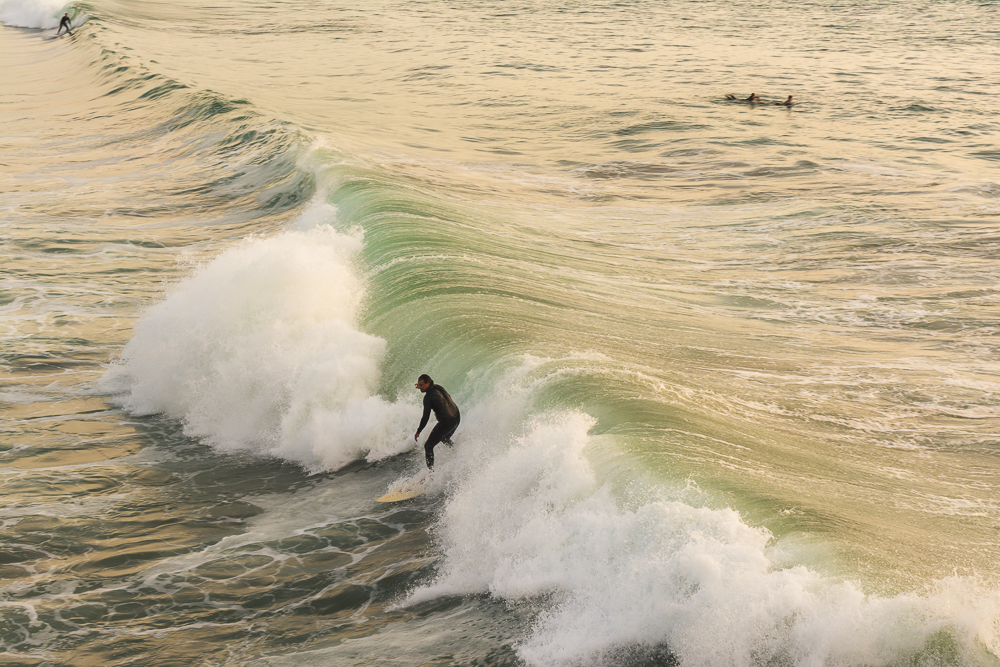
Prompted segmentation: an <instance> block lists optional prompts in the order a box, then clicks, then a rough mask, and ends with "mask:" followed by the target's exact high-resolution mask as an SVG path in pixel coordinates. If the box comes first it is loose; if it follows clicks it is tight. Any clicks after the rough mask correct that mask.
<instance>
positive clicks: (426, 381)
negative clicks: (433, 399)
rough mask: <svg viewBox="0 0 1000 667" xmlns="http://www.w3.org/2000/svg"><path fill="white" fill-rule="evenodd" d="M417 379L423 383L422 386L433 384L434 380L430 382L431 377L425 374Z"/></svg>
mask: <svg viewBox="0 0 1000 667" xmlns="http://www.w3.org/2000/svg"><path fill="white" fill-rule="evenodd" d="M417 379H418V380H419V381H421V382H423V383H424V384H434V380H432V379H431V376H430V375H428V374H427V373H424V374H423V375H421V376H420V377H418V378H417Z"/></svg>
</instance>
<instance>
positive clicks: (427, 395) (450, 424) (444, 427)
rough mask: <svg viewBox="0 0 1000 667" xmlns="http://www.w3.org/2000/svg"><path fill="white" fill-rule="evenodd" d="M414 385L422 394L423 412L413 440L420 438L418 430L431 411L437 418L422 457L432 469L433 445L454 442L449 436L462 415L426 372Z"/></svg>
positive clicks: (425, 422)
mask: <svg viewBox="0 0 1000 667" xmlns="http://www.w3.org/2000/svg"><path fill="white" fill-rule="evenodd" d="M415 386H416V388H417V389H419V390H420V392H421V393H422V394H423V395H424V414H423V417H421V418H420V426H418V427H417V432H416V434H415V435H414V436H413V439H414V440H415V441H419V440H420V432H421V431H423V430H424V427H425V426H427V420H428V419H429V418H430V416H431V412H432V411H433V412H434V416H435V417H436V418H437V424H435V425H434V428H433V429H431V433H430V435H429V436H427V442H425V443H424V457H425V458H426V460H427V468H428V469H431V470H433V469H434V447H435V445H437V444H438V443H440V442H443V443H445V444H447V445H452V444H454V443H452V441H451V436H452V435H454V434H455V429H457V428H458V425H459V423H460V422H461V421H462V415H461V414H460V413H459V411H458V406H457V405H455V401H453V400H451V396H450V395H449V394H448V392H447V391H446V390H445V388H444V387H442V386H441V385H438V384H434V380H432V379H431V376H429V375H427V374H426V373H425V374H424V375H421V376H420V377H419V378H417V384H416V385H415Z"/></svg>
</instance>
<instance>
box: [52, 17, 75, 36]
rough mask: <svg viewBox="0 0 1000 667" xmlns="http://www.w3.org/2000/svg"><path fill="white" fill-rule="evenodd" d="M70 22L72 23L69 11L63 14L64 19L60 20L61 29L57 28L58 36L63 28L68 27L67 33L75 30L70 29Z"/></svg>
mask: <svg viewBox="0 0 1000 667" xmlns="http://www.w3.org/2000/svg"><path fill="white" fill-rule="evenodd" d="M70 24H71V21H70V20H69V12H66V13H65V14H63V17H62V21H60V22H59V29H58V30H56V35H57V36H58V35H59V33H61V32H62V29H63V28H66V34H67V35H68V34H70V33H71V32H73V31H72V30H71V29H70Z"/></svg>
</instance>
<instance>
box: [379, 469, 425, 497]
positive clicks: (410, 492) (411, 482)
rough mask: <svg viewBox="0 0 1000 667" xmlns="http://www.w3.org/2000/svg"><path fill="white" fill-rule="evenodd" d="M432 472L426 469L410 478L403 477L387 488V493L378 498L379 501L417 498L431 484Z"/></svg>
mask: <svg viewBox="0 0 1000 667" xmlns="http://www.w3.org/2000/svg"><path fill="white" fill-rule="evenodd" d="M430 482H431V474H430V471H429V470H425V471H423V472H421V473H419V474H417V475H414V476H413V477H410V478H409V479H403V480H399V481H397V482H395V483H394V484H393V485H392V486H390V487H389V488H388V489H387V490H386V494H385V495H384V496H382V497H381V498H376V499H375V502H377V503H397V502H399V501H400V500H409V499H410V498H416V497H417V496H419V495H422V494H423V493H424V492H425V491H427V487H428V486H430Z"/></svg>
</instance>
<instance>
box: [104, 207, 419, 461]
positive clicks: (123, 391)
mask: <svg viewBox="0 0 1000 667" xmlns="http://www.w3.org/2000/svg"><path fill="white" fill-rule="evenodd" d="M335 215H336V213H335V210H334V209H333V207H330V206H328V205H326V204H322V203H317V204H315V205H313V206H312V207H310V208H309V209H308V210H307V211H306V212H305V213H303V214H302V216H301V217H300V219H299V220H298V222H297V223H296V224H295V225H294V226H293V227H292V228H291V229H289V230H287V231H284V232H282V233H279V234H277V235H275V236H272V237H268V238H260V237H253V238H249V239H247V240H245V241H243V242H241V243H239V244H238V245H236V246H235V247H233V248H231V249H229V250H227V251H225V252H223V253H222V254H221V255H219V256H218V257H217V258H215V259H214V260H213V261H211V262H209V263H207V264H206V265H204V266H202V267H200V268H198V269H197V270H196V271H195V273H194V274H193V275H192V276H191V277H189V278H188V279H186V280H184V281H182V282H181V283H180V284H178V285H176V286H174V287H173V288H172V289H171V290H170V291H169V293H168V295H167V297H166V299H164V300H163V301H162V302H161V303H158V304H156V305H154V306H153V307H151V308H150V309H149V310H148V311H146V312H145V313H144V314H143V316H142V317H141V318H140V321H139V323H138V325H137V326H136V328H135V332H134V335H133V337H132V339H131V340H130V341H129V343H128V345H127V346H126V347H125V349H124V351H123V352H122V354H121V358H120V359H119V360H118V362H117V363H116V364H115V365H114V366H113V367H112V368H111V369H110V370H109V371H108V373H107V374H106V376H105V377H104V379H103V381H102V383H101V388H102V390H104V391H107V392H110V393H115V394H119V395H120V397H119V400H120V401H121V404H122V405H123V407H125V408H126V409H127V410H129V411H131V412H133V413H137V414H152V413H163V414H166V415H169V416H171V417H174V418H176V419H179V420H181V421H183V423H184V427H185V431H186V432H187V433H188V434H189V435H192V436H196V437H199V438H203V439H204V440H205V441H206V442H208V443H210V444H212V445H213V446H215V447H218V448H220V449H223V450H230V451H235V450H247V451H253V452H255V453H258V454H263V455H271V456H279V457H282V458H285V459H288V460H290V461H294V462H296V463H299V464H302V465H303V466H306V467H308V468H313V469H325V470H330V469H336V468H339V467H341V466H343V465H345V464H346V463H349V462H350V461H353V460H355V459H357V458H360V457H364V456H368V457H370V458H372V459H378V458H382V457H385V456H389V455H391V454H395V453H398V452H400V451H404V450H405V449H407V448H409V447H412V444H413V443H412V440H410V439H408V437H407V434H409V433H411V432H412V426H413V424H415V423H416V420H417V418H418V415H419V411H418V409H417V408H416V406H415V405H411V404H406V403H395V404H394V403H389V402H387V401H386V400H384V399H382V398H381V397H379V396H378V395H376V394H375V387H376V385H377V383H378V379H379V363H380V361H381V359H382V356H383V354H384V351H385V341H384V340H382V339H380V338H377V337H375V336H370V335H368V334H365V333H364V332H362V331H359V330H358V329H357V328H356V325H355V321H356V317H357V309H358V306H359V303H360V299H361V298H362V296H363V293H364V289H363V285H362V283H361V282H360V281H359V280H358V278H357V277H356V276H355V274H354V272H353V270H352V261H353V258H354V257H355V255H356V254H357V253H358V251H359V250H360V249H361V246H362V240H361V236H360V233H357V234H345V233H341V232H338V231H336V230H335V229H334V228H333V227H331V226H330V225H329V224H328V223H330V222H331V221H332V219H333V218H334V217H335Z"/></svg>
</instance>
